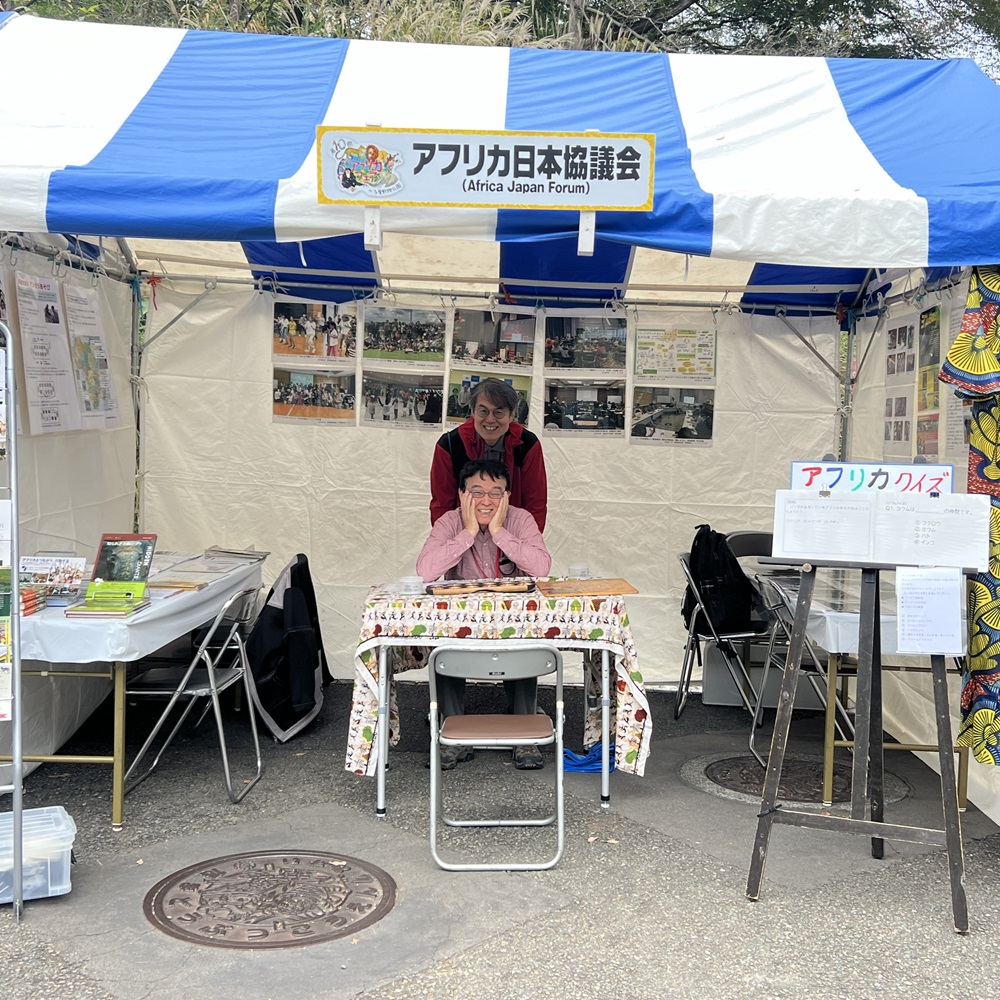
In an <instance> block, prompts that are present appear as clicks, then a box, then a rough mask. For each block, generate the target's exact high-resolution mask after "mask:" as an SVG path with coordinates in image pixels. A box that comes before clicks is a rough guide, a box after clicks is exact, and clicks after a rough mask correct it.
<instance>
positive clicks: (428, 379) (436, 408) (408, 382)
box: [361, 370, 443, 431]
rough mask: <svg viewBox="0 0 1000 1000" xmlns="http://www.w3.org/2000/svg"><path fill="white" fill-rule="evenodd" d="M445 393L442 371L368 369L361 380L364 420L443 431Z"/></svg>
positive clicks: (375, 424)
mask: <svg viewBox="0 0 1000 1000" xmlns="http://www.w3.org/2000/svg"><path fill="white" fill-rule="evenodd" d="M442 397H443V392H442V383H441V376H440V375H418V374H411V373H409V372H388V371H368V370H366V371H365V373H364V376H363V378H362V382H361V423H362V425H363V426H365V427H391V428H398V427H408V428H411V429H414V430H431V431H440V430H441V409H442V402H443V398H442Z"/></svg>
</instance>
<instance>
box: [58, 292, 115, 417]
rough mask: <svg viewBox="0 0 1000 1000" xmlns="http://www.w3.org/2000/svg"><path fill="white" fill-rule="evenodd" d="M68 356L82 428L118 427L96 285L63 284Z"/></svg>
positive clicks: (113, 388)
mask: <svg viewBox="0 0 1000 1000" xmlns="http://www.w3.org/2000/svg"><path fill="white" fill-rule="evenodd" d="M63 298H64V299H65V301H66V326H67V328H68V329H69V343H70V355H71V357H72V360H73V372H74V374H75V377H76V386H77V390H78V391H79V393H80V406H81V407H82V412H83V423H84V426H85V427H94V428H101V427H118V426H119V425H120V424H121V416H120V414H119V412H118V397H117V396H116V395H115V387H114V383H113V382H112V381H111V369H110V367H109V366H108V351H107V347H106V345H105V341H104V321H103V319H102V318H101V302H100V297H99V294H98V291H97V289H96V288H91V287H90V286H83V287H77V286H73V285H63Z"/></svg>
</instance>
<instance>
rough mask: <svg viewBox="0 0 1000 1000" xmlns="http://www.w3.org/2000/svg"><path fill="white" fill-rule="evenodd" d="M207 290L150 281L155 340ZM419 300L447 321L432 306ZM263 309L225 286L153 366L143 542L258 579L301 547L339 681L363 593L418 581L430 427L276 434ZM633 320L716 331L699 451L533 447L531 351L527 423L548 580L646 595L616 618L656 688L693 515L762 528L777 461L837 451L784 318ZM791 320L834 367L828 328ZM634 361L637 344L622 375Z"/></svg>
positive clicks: (824, 378)
mask: <svg viewBox="0 0 1000 1000" xmlns="http://www.w3.org/2000/svg"><path fill="white" fill-rule="evenodd" d="M203 291H204V289H203V288H202V287H201V286H196V287H192V286H190V285H189V286H187V287H186V288H185V287H184V286H183V285H182V284H181V283H178V287H177V288H175V289H170V288H167V287H165V286H161V287H160V288H159V289H158V290H157V309H156V310H155V311H153V310H151V313H150V325H149V333H148V334H147V336H153V335H155V333H156V332H157V330H160V329H164V328H165V327H166V325H167V324H168V323H170V322H171V320H173V319H174V318H175V317H176V316H178V314H179V313H180V312H181V311H182V310H184V309H185V308H186V307H187V306H189V305H190V304H191V303H192V302H193V300H194V299H195V298H196V297H197V296H198V295H199V294H201V293H202V292H203ZM399 304H400V305H402V304H404V303H402V302H400V303H399ZM412 304H414V305H423V306H424V307H425V308H441V299H440V298H439V297H436V296H435V297H433V298H428V299H427V300H426V301H425V302H423V303H419V302H414V303H412ZM461 304H462V305H463V307H464V306H465V303H464V302H463V303H461ZM469 307H470V308H476V306H469ZM273 309H274V300H273V299H272V298H271V296H270V295H266V294H264V295H262V294H257V293H256V292H253V291H251V290H248V289H241V288H232V287H227V286H220V287H218V288H216V289H215V290H214V291H212V292H211V293H210V294H209V295H207V296H206V297H205V298H204V299H203V300H202V301H201V302H200V303H199V304H198V305H196V306H194V307H193V308H191V310H190V311H189V312H187V313H185V315H184V316H183V317H181V318H180V319H179V320H178V321H177V322H176V323H174V324H173V325H172V326H170V329H168V330H166V332H165V333H164V335H163V336H162V337H161V338H159V339H157V340H156V341H155V342H154V343H153V344H152V345H151V347H150V348H149V349H148V351H147V352H146V356H145V357H144V361H143V367H144V370H143V378H144V390H143V391H144V398H145V401H146V402H145V406H144V416H143V419H142V426H143V431H142V440H143V458H142V461H143V479H142V482H143V528H144V530H147V531H155V532H157V534H158V535H159V539H160V541H159V544H160V545H162V546H163V547H164V548H171V549H198V548H202V547H205V546H207V545H210V544H213V543H218V544H222V545H226V546H236V545H239V546H249V545H253V546H256V547H257V548H261V549H266V550H269V551H270V552H272V553H273V555H272V557H271V558H270V559H269V560H268V562H267V564H266V566H265V576H266V577H267V578H273V576H274V575H275V574H276V573H277V572H278V570H279V569H280V568H281V566H282V565H283V564H284V562H286V561H287V560H288V559H289V558H291V556H293V555H294V554H295V553H296V552H305V553H306V554H307V555H308V556H309V560H310V565H311V568H312V574H313V579H314V582H315V584H316V591H317V597H318V601H319V606H320V614H321V619H322V627H323V637H324V641H325V645H326V650H327V655H328V657H329V660H330V665H331V669H332V671H333V672H334V674H335V676H338V677H349V676H351V674H352V671H353V659H352V656H353V648H354V646H355V645H356V643H357V634H358V625H359V620H360V618H359V613H360V608H361V605H362V602H363V599H364V596H365V594H366V593H367V590H368V588H369V586H370V585H372V584H375V583H378V582H383V581H387V580H394V579H398V578H399V577H400V576H402V575H406V574H409V573H412V572H413V566H414V561H415V559H416V556H417V553H418V551H419V549H420V546H421V545H422V543H423V541H424V539H425V538H426V536H427V533H428V531H429V529H430V520H429V515H428V500H429V495H428V472H429V468H430V461H431V455H432V449H433V447H434V443H435V441H436V439H437V436H438V434H439V433H440V431H436V432H430V431H428V432H423V431H416V430H388V429H382V428H379V427H374V428H373V427H364V426H361V427H350V426H349V427H336V426H308V425H307V424H306V423H305V422H303V423H300V424H292V423H275V422H273V421H272V415H271V414H272V357H271V344H272V329H273ZM596 312H597V314H598V315H601V314H602V313H601V312H600V311H599V310H598V311H596ZM577 314H578V313H577ZM637 319H638V321H639V323H640V324H641V325H646V324H655V325H660V324H662V325H665V326H668V327H679V328H696V329H712V328H713V327H715V326H717V328H718V331H719V336H718V378H717V392H716V397H715V418H714V439H713V441H712V444H711V446H709V447H704V446H699V445H697V444H694V445H693V446H692V444H691V443H685V444H675V445H664V446H662V447H654V446H649V445H647V446H640V445H633V444H630V443H629V440H628V438H627V437H622V438H616V439H607V438H585V437H581V438H578V439H569V440H567V439H566V438H565V437H561V438H555V437H552V436H545V434H544V431H543V430H542V414H543V397H542V393H543V378H542V356H543V352H542V351H541V350H539V349H536V350H535V359H536V360H535V367H534V371H533V372H532V374H533V376H534V377H533V382H532V399H531V415H530V417H529V420H528V426H529V428H530V429H531V430H533V431H535V432H536V433H538V434H539V435H540V436H541V437H542V444H543V448H544V452H545V461H546V467H547V470H548V477H549V514H548V524H547V527H546V530H545V538H546V542H547V544H548V546H549V548H550V550H551V552H552V555H553V572H554V573H565V572H566V571H567V568H568V566H569V564H570V563H572V562H580V561H586V562H587V563H589V565H590V567H591V571H592V573H593V574H594V575H600V576H622V577H625V578H626V579H627V580H629V581H630V582H631V583H632V584H634V585H635V586H636V587H637V588H638V590H639V591H640V594H639V595H638V596H635V597H630V598H629V601H628V604H629V610H630V614H631V618H632V624H633V628H634V632H635V637H636V643H637V646H638V649H639V656H640V662H641V664H642V669H643V674H644V676H645V678H646V679H647V681H649V680H660V681H667V680H670V679H676V678H677V676H678V674H679V670H680V662H681V653H682V648H683V642H684V630H683V626H682V622H681V618H680V614H679V608H680V601H681V597H682V593H683V582H682V579H681V574H680V568H679V566H678V565H677V554H678V553H679V552H681V551H683V550H686V549H687V548H689V546H690V542H691V538H692V536H693V534H694V528H695V526H696V525H697V524H700V523H702V522H705V521H708V522H710V523H711V524H712V525H713V526H714V527H716V528H717V529H719V530H722V531H730V530H735V529H737V528H751V527H752V528H762V529H768V530H769V529H770V527H771V522H772V511H773V506H774V503H773V501H774V491H775V490H776V489H778V488H781V487H785V486H787V484H788V476H789V462H791V461H792V460H794V459H802V458H816V457H820V456H822V455H823V454H825V453H826V452H829V451H831V450H833V447H834V444H833V443H834V441H835V438H836V425H837V421H836V408H837V407H836V399H837V388H836V385H835V384H834V379H833V376H832V375H831V374H830V373H829V372H828V371H827V370H826V369H824V368H823V366H822V365H821V364H820V363H819V362H818V361H817V359H816V358H815V357H813V355H812V354H811V353H810V352H809V351H808V350H807V348H806V347H805V346H804V345H803V344H802V343H801V342H800V341H799V340H798V339H797V338H796V337H795V336H794V335H793V334H792V333H791V332H790V331H789V330H788V328H787V327H786V326H785V325H784V324H783V323H781V322H780V321H777V320H774V319H769V318H764V317H750V316H740V315H738V314H736V315H729V314H726V313H724V312H719V313H713V312H712V311H711V310H709V309H705V310H699V311H698V312H683V313H682V312H678V311H677V310H660V309H657V310H655V311H649V312H640V313H639V314H638V317H637V316H636V314H635V312H634V311H633V310H629V329H630V331H631V330H632V329H633V328H634V326H635V322H636V320H637ZM793 322H794V323H795V325H796V327H797V329H799V330H800V331H801V332H803V333H805V334H806V335H807V337H808V339H809V340H810V342H811V343H812V344H813V346H814V347H815V348H816V349H817V350H818V351H819V352H820V354H821V355H822V356H823V357H824V358H827V359H829V360H830V363H831V364H834V365H835V357H836V353H835V352H836V343H837V333H836V330H835V328H834V324H833V323H832V321H831V320H830V319H829V318H827V319H825V320H815V321H812V322H810V321H806V320H795V321H793ZM541 329H543V324H540V325H539V331H541ZM537 336H538V337H540V336H541V332H539V333H538V335H537ZM359 340H360V338H359ZM538 343H539V341H538V339H536V345H538ZM631 352H632V342H631V338H630V339H629V362H628V363H629V364H631ZM446 353H447V354H449V355H450V344H449V345H448V346H447V347H446ZM359 368H360V362H359ZM519 374H520V372H519ZM561 374H563V373H562V372H561ZM358 393H359V394H360V379H359V382H358ZM629 412H630V410H629Z"/></svg>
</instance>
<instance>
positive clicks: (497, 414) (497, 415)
mask: <svg viewBox="0 0 1000 1000" xmlns="http://www.w3.org/2000/svg"><path fill="white" fill-rule="evenodd" d="M509 415H510V410H508V409H507V407H506V406H500V407H497V409H495V410H491V409H490V408H489V407H488V406H477V407H476V416H477V417H479V419H480V420H485V419H486V418H487V417H493V419H494V420H503V418H504V417H507V416H509Z"/></svg>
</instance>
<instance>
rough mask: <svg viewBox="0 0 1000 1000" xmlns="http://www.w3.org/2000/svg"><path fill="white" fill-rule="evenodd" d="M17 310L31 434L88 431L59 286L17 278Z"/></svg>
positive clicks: (20, 274)
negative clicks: (84, 428) (78, 392)
mask: <svg viewBox="0 0 1000 1000" xmlns="http://www.w3.org/2000/svg"><path fill="white" fill-rule="evenodd" d="M16 282H17V310H18V317H19V320H20V327H21V354H22V357H23V361H24V398H25V401H26V403H27V406H28V427H29V429H30V432H31V433H32V434H44V433H49V432H53V431H77V430H80V428H81V427H82V426H83V419H82V417H81V414H80V402H79V398H78V396H77V391H76V382H75V378H74V372H73V363H72V361H71V359H70V353H69V340H68V339H67V337H66V324H65V323H64V321H63V314H62V303H61V302H60V296H59V282H58V281H56V279H54V278H36V277H35V276H34V275H31V274H24V273H23V272H21V271H18V272H16Z"/></svg>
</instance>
